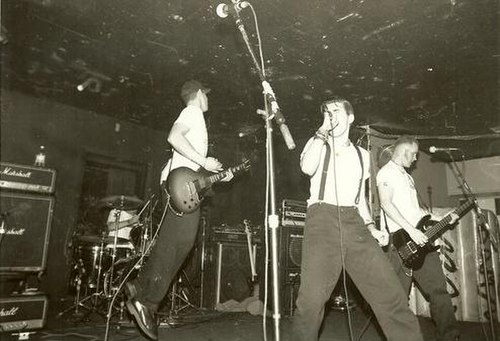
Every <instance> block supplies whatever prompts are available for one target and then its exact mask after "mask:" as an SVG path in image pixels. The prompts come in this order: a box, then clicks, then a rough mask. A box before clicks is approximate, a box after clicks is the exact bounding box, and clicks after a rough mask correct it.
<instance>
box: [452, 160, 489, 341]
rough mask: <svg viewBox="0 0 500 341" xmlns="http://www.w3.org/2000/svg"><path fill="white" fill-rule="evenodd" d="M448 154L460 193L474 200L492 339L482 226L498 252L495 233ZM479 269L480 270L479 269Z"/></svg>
mask: <svg viewBox="0 0 500 341" xmlns="http://www.w3.org/2000/svg"><path fill="white" fill-rule="evenodd" d="M447 154H448V156H449V157H450V159H451V163H448V166H449V167H450V169H451V171H452V173H453V175H454V176H455V179H456V180H457V182H458V184H459V186H460V189H461V190H462V193H463V194H464V196H465V197H466V198H470V199H473V200H474V202H475V205H474V211H475V212H476V219H477V234H478V238H479V246H480V248H481V261H482V264H483V275H484V284H485V290H486V305H487V307H488V315H489V319H488V320H489V325H490V332H491V337H492V339H493V340H496V339H497V338H496V335H495V325H494V323H493V316H494V313H493V309H492V306H491V292H490V290H491V289H490V283H489V276H488V269H487V262H486V253H485V241H484V238H483V234H482V228H484V230H485V231H486V232H487V233H488V236H489V239H490V243H491V245H492V247H493V249H495V250H496V251H497V252H498V241H497V239H496V236H495V233H494V232H493V231H492V230H491V228H490V226H489V224H488V222H487V221H486V218H485V217H484V215H483V212H482V210H481V208H480V207H479V204H478V203H477V198H476V197H475V195H474V193H473V192H472V190H471V188H470V186H469V184H468V183H467V181H466V180H465V177H464V176H463V174H462V172H461V171H460V168H459V167H458V165H457V163H456V162H455V159H454V158H453V155H452V154H451V153H450V152H449V151H447ZM479 271H480V270H479Z"/></svg>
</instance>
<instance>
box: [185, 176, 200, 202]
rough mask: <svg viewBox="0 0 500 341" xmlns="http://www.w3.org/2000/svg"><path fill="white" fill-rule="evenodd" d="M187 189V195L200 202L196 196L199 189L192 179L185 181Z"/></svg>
mask: <svg viewBox="0 0 500 341" xmlns="http://www.w3.org/2000/svg"><path fill="white" fill-rule="evenodd" d="M187 187H188V191H189V197H191V199H193V200H194V201H195V202H196V203H199V202H200V197H199V196H198V192H199V189H198V188H197V186H196V183H195V182H194V181H190V182H188V183H187Z"/></svg>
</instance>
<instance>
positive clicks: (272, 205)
mask: <svg viewBox="0 0 500 341" xmlns="http://www.w3.org/2000/svg"><path fill="white" fill-rule="evenodd" d="M232 3H233V4H232V6H233V7H234V10H231V11H229V12H230V13H231V14H232V15H233V17H234V19H235V21H236V26H237V28H238V30H239V31H240V32H241V35H242V37H243V40H244V42H245V45H246V47H247V49H248V52H249V53H250V56H251V58H252V61H253V63H254V66H255V68H256V70H257V71H258V75H259V78H260V80H261V82H262V87H263V94H264V99H265V100H264V104H265V108H266V110H265V112H264V115H263V116H264V117H263V118H264V119H265V122H266V164H267V172H266V173H267V174H266V176H267V183H268V188H269V192H268V193H266V203H268V205H267V206H268V207H266V212H267V213H268V216H267V217H266V224H265V225H266V227H267V226H268V227H269V229H270V231H271V264H272V279H273V318H274V334H275V341H279V340H280V330H279V326H280V304H279V283H278V227H279V216H278V214H277V210H276V191H275V187H276V185H275V172H274V151H273V135H272V131H273V128H272V121H271V120H272V119H273V118H275V120H276V123H277V124H278V125H279V128H280V131H281V134H282V135H283V138H284V140H285V143H286V145H287V147H288V149H294V148H295V143H294V141H293V138H292V136H291V134H290V131H289V130H288V127H287V125H286V124H285V118H284V116H283V114H282V113H281V110H280V108H279V106H278V103H277V101H276V98H275V96H274V92H273V90H272V88H271V85H270V84H269V83H268V82H267V80H266V77H265V66H264V61H263V57H262V53H261V54H260V57H261V58H260V59H261V63H259V62H258V61H257V58H256V56H255V53H254V51H253V49H252V47H251V45H250V41H249V39H248V34H247V32H246V30H245V27H244V25H243V22H242V20H241V17H240V14H239V12H240V11H241V9H242V8H245V7H250V8H251V9H252V12H253V13H254V15H255V12H254V10H253V7H252V5H251V4H250V3H249V2H247V1H240V0H232ZM256 29H257V33H258V27H256ZM258 38H259V39H260V36H258ZM259 43H260V40H259ZM259 47H260V46H259ZM261 52H262V50H261ZM257 112H258V113H259V114H260V113H262V111H261V110H258V111H257ZM266 233H267V231H266Z"/></svg>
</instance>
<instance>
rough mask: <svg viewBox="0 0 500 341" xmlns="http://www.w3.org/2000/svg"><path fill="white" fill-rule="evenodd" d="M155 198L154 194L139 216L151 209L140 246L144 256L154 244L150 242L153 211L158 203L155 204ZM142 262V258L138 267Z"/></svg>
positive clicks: (143, 228)
mask: <svg viewBox="0 0 500 341" xmlns="http://www.w3.org/2000/svg"><path fill="white" fill-rule="evenodd" d="M154 197H155V195H154V194H153V195H152V196H151V198H150V199H149V200H148V202H147V203H146V204H145V205H144V207H143V208H142V210H141V211H140V212H139V216H140V215H141V214H142V213H143V212H144V211H145V210H146V208H148V207H149V210H148V214H147V216H146V218H145V219H144V224H143V225H142V231H141V241H140V246H139V250H140V254H141V255H143V256H144V255H145V254H146V252H147V250H148V249H149V243H150V242H152V241H150V240H149V239H150V238H152V236H153V223H152V222H153V219H152V215H153V211H154V209H155V207H156V203H157V201H156V202H154V204H153V199H154ZM142 262H144V257H141V261H140V263H139V264H138V266H140V265H142Z"/></svg>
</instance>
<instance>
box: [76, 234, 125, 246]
mask: <svg viewBox="0 0 500 341" xmlns="http://www.w3.org/2000/svg"><path fill="white" fill-rule="evenodd" d="M76 239H78V240H79V241H80V242H85V243H92V244H100V243H104V244H113V243H114V242H115V238H114V237H111V236H105V237H101V236H96V235H88V236H78V237H77V238H76ZM117 242H118V243H123V242H128V240H127V239H124V238H118V239H117Z"/></svg>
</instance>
